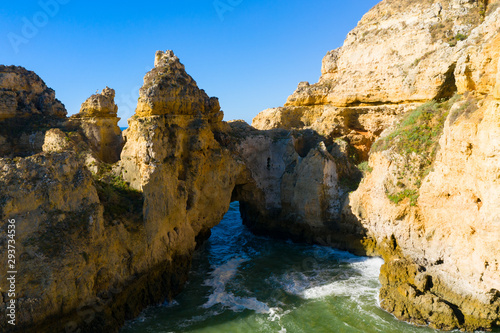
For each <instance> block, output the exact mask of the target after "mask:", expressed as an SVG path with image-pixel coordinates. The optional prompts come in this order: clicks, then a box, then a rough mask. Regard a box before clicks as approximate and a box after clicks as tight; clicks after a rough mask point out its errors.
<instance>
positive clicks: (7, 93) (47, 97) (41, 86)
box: [0, 65, 66, 119]
mask: <svg viewBox="0 0 500 333" xmlns="http://www.w3.org/2000/svg"><path fill="white" fill-rule="evenodd" d="M0 87H1V88H0V89H1V91H0V119H8V118H14V117H16V118H26V117H31V116H35V115H38V116H43V117H56V118H64V117H65V116H66V109H65V108H64V105H62V104H61V102H59V101H58V100H57V99H56V98H55V92H54V90H52V89H50V88H48V87H47V86H46V85H45V83H44V82H43V81H42V80H41V79H40V77H38V75H36V74H35V73H33V72H31V71H28V70H26V69H24V68H22V67H17V66H3V65H0Z"/></svg>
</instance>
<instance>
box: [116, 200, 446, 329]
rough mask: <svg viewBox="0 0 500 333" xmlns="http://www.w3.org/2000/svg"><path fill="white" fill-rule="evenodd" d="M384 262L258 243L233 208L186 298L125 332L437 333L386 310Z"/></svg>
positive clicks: (196, 268)
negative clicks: (381, 304) (382, 303)
mask: <svg viewBox="0 0 500 333" xmlns="http://www.w3.org/2000/svg"><path fill="white" fill-rule="evenodd" d="M382 263H383V261H382V259H379V258H364V257H356V256H354V255H351V254H349V253H347V252H342V251H337V250H333V249H330V248H326V247H321V246H312V245H301V244H294V243H291V242H286V241H278V240H274V239H270V238H265V237H258V236H255V235H253V234H252V233H250V232H249V231H248V230H247V229H246V227H244V226H243V225H242V224H241V217H240V214H239V206H238V203H232V204H231V207H230V209H229V212H228V213H227V214H226V216H225V217H224V219H223V220H222V222H221V223H220V224H219V225H218V226H217V227H215V228H213V229H212V236H211V237H210V239H209V240H208V241H207V243H206V244H205V245H204V247H203V248H202V249H201V250H199V251H198V252H197V253H196V254H195V256H194V259H193V266H192V269H191V272H190V276H189V282H188V284H187V285H186V286H185V289H184V291H183V292H182V293H181V294H180V295H179V296H178V297H177V298H176V299H175V301H174V302H172V303H170V304H168V303H165V304H162V305H159V306H154V307H150V308H148V309H146V310H145V311H144V312H143V313H142V314H141V316H140V317H139V318H137V319H135V320H133V321H130V322H128V323H127V324H126V325H125V327H124V328H123V329H122V330H121V333H143V332H155V333H162V332H163V333H167V332H197V333H201V332H203V333H212V332H213V333H215V332H217V333H223V332H228V333H236V332H240V333H246V332H248V333H255V332H280V333H284V332H288V333H302V332H304V333H311V332H384V333H390V332H416V333H424V332H437V331H435V330H432V329H429V328H426V327H414V326H412V325H409V324H406V323H404V322H400V321H398V320H396V319H395V318H394V317H393V316H392V315H390V314H388V313H386V312H385V311H383V310H381V309H380V308H379V306H378V290H379V288H380V284H379V281H378V275H379V271H380V266H381V265H382Z"/></svg>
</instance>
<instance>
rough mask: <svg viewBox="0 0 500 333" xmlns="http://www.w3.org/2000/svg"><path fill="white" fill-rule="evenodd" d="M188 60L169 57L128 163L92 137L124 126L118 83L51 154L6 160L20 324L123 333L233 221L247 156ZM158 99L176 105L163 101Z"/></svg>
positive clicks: (133, 131)
mask: <svg viewBox="0 0 500 333" xmlns="http://www.w3.org/2000/svg"><path fill="white" fill-rule="evenodd" d="M183 68H184V67H183V66H182V65H181V64H180V62H179V60H178V59H177V58H176V57H175V56H174V55H173V53H171V52H166V53H163V52H158V53H157V61H156V67H155V68H154V69H153V70H152V73H153V74H152V73H148V75H146V79H145V87H146V88H144V89H142V90H141V99H142V100H141V101H140V102H139V103H138V114H137V115H136V116H134V117H133V118H132V119H130V120H129V125H130V128H129V129H128V130H127V132H126V133H125V135H126V138H127V143H126V145H125V146H124V149H123V152H122V154H121V155H122V160H121V161H120V162H119V163H116V164H113V165H111V164H109V163H106V161H105V160H104V159H105V158H106V156H108V157H109V155H107V154H105V153H104V156H103V154H102V153H103V152H104V151H105V149H102V148H103V147H105V146H103V142H102V140H105V136H100V137H98V136H95V137H93V136H91V135H89V133H95V132H96V131H97V132H99V129H98V128H99V123H98V122H92V121H91V120H98V121H101V120H106V119H110V123H112V124H114V125H116V121H117V118H116V106H115V105H114V102H113V93H114V92H113V91H112V90H111V89H105V90H104V91H103V93H101V94H98V95H94V96H92V97H91V98H90V99H88V100H87V101H86V102H85V103H84V104H83V106H82V110H81V112H80V114H79V115H78V116H76V117H73V118H71V119H70V121H69V122H67V124H66V125H65V126H61V127H60V128H59V127H56V128H51V129H48V130H45V132H44V133H43V136H41V141H40V149H39V151H35V152H31V154H30V156H27V157H15V158H2V159H0V186H1V187H2V192H1V195H0V213H1V214H0V215H1V217H2V219H1V221H2V222H1V225H0V227H1V228H4V229H5V230H6V228H7V225H6V223H7V221H8V220H9V219H15V220H16V228H17V236H16V251H17V252H16V253H17V254H18V256H19V258H21V261H22V265H20V266H19V268H18V275H17V277H18V280H17V281H16V288H17V293H16V297H15V299H16V302H17V303H16V304H18V307H17V325H16V327H15V328H16V329H17V330H18V331H26V330H30V331H36V332H59V331H65V332H104V331H105V332H111V331H116V330H117V329H118V327H119V326H120V325H121V324H122V323H123V322H124V320H125V319H127V318H132V317H133V316H136V315H138V314H139V312H140V311H141V310H142V309H143V308H144V307H145V306H147V305H150V304H153V303H155V302H159V301H162V300H164V299H165V298H171V297H173V296H174V295H176V294H177V293H178V292H179V291H180V289H181V287H182V285H183V284H184V283H185V281H186V278H187V274H188V272H189V267H190V262H191V256H192V253H193V251H194V249H195V247H196V246H197V245H199V244H200V243H201V242H202V241H203V240H204V239H206V237H208V235H209V234H210V228H211V227H213V226H214V225H216V224H217V223H218V222H219V221H220V220H221V219H222V216H223V215H224V213H225V212H226V211H227V209H228V207H229V203H230V201H231V196H232V192H233V188H234V187H235V186H236V184H237V183H238V182H241V181H247V179H246V178H245V179H244V180H242V179H239V178H238V177H240V176H239V175H240V174H243V169H244V166H243V164H242V163H241V162H238V161H237V160H236V159H235V158H233V154H232V153H230V151H229V150H228V149H227V148H225V147H223V146H222V145H221V143H220V142H219V141H220V140H221V138H222V137H223V136H224V135H223V134H222V132H220V131H221V130H222V129H223V128H224V127H225V125H224V124H223V123H222V122H221V118H222V112H221V111H220V108H219V107H218V102H217V100H216V99H214V98H212V99H210V98H208V97H207V96H206V94H205V93H204V92H203V91H202V90H200V89H198V88H197V86H196V83H195V82H194V80H192V78H191V77H190V76H189V75H187V73H185V71H184V69H183ZM174 85H177V86H178V87H181V86H185V87H181V88H180V90H176V89H173V88H172V87H173V86H174ZM176 93H178V94H179V95H175V94H176ZM148 94H150V98H149V97H148ZM186 94H191V96H186ZM157 96H163V97H162V98H167V97H166V96H168V100H169V103H167V104H155V103H156V102H154V101H156V98H157ZM176 99H177V101H176ZM186 101H191V102H190V103H187V104H186ZM144 105H150V106H151V108H150V109H149V111H150V114H149V115H145V114H143V113H141V112H142V111H141V110H143V107H144ZM198 107H199V109H196V108H198ZM139 114H141V115H140V116H139ZM30 120H31V119H30V118H27V121H30ZM63 120H64V119H63ZM92 126H94V129H95V130H90V132H89V131H86V129H89V128H92ZM82 128H83V130H82ZM92 131H93V132H92ZM101 133H102V132H101ZM94 139H95V140H94ZM100 140H101V141H100ZM218 140H219V141H218ZM99 148H101V149H99ZM241 177H243V176H241ZM127 181H129V182H130V184H129V183H128V182H127ZM1 242H2V243H0V245H1V246H2V247H1V248H2V249H5V248H6V241H5V239H2V240H1ZM6 256H7V252H6V251H2V252H1V253H0V257H1V258H2V260H4V261H5V260H6ZM0 288H1V292H2V296H3V297H0V308H2V309H4V310H5V307H6V306H7V304H6V303H4V302H5V301H8V299H9V298H8V297H7V294H6V289H5V285H4V284H3V283H2V284H1V285H0ZM0 325H1V326H0V327H1V329H2V330H10V329H11V327H10V326H7V324H6V323H5V322H4V321H1V322H0Z"/></svg>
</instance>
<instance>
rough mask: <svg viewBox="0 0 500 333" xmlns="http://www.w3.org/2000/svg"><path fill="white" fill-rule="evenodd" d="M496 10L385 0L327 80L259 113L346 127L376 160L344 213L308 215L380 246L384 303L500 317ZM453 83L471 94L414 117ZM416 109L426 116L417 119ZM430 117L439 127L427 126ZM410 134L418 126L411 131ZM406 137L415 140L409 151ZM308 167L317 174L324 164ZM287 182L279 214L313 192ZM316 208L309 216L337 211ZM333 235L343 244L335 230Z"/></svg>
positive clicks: (438, 316) (273, 221)
mask: <svg viewBox="0 0 500 333" xmlns="http://www.w3.org/2000/svg"><path fill="white" fill-rule="evenodd" d="M403 8H404V10H403ZM498 8H499V2H498V1H493V2H488V3H483V2H481V1H440V2H439V3H438V2H436V1H419V2H414V1H413V2H410V1H403V2H401V1H382V2H381V3H380V4H378V5H377V6H376V7H375V8H373V9H372V10H371V11H370V12H369V13H367V14H366V15H365V16H364V17H363V19H362V20H361V21H360V23H359V24H358V26H357V27H356V28H355V29H354V30H353V31H352V32H351V33H349V35H348V37H347V39H346V41H345V43H344V45H343V46H342V47H341V48H339V49H337V50H334V51H331V52H329V53H328V54H327V55H326V57H325V58H324V60H323V67H322V76H321V78H320V80H319V82H318V83H316V84H313V85H310V84H309V83H307V82H303V83H300V84H299V87H298V89H297V91H295V93H294V94H293V95H291V96H290V97H289V98H288V101H287V103H286V104H285V106H284V107H281V108H276V109H269V110H265V111H263V112H262V113H260V114H259V115H258V116H257V117H256V118H255V119H254V121H253V125H254V126H255V127H256V128H259V129H265V130H271V129H273V128H282V129H310V130H313V131H314V132H315V133H316V134H318V135H319V136H320V139H319V141H322V140H323V141H324V142H325V143H326V146H327V147H329V144H331V143H332V142H333V143H335V142H338V138H341V139H343V140H344V141H346V142H347V143H348V147H349V148H351V149H347V150H346V153H347V155H348V156H347V157H348V158H351V161H353V160H354V161H361V160H363V159H367V158H369V165H368V166H367V165H365V166H364V169H365V172H364V174H365V178H364V180H363V181H362V182H361V185H360V186H359V188H358V189H357V190H356V191H354V192H352V193H351V194H350V195H349V196H348V199H347V200H346V201H345V202H344V203H342V200H343V198H344V197H342V196H340V197H339V198H340V201H341V204H343V205H344V208H343V212H342V215H341V217H340V218H339V219H337V220H336V219H335V218H332V216H330V217H329V218H327V219H325V220H321V219H318V218H317V217H316V218H314V219H313V220H314V221H315V222H318V223H315V222H312V220H307V222H306V224H307V225H308V227H309V228H311V230H312V228H315V229H316V231H318V230H325V228H327V226H330V227H331V226H334V228H336V229H337V230H338V232H339V233H340V234H344V235H345V239H346V241H345V242H344V244H343V245H344V246H342V247H344V248H351V249H352V250H355V251H360V250H362V251H364V253H367V254H376V253H378V254H379V255H382V256H383V257H384V259H385V260H386V263H385V265H384V266H383V268H382V271H381V277H380V280H381V282H382V289H381V293H380V298H381V306H382V307H383V308H384V309H387V310H388V311H390V312H392V313H393V314H395V315H396V316H397V317H398V318H401V319H404V320H407V321H410V322H414V323H417V324H423V325H425V324H428V325H431V326H432V327H436V328H441V329H453V328H465V329H470V330H473V329H490V328H492V327H497V326H500V291H499V290H500V289H499V286H500V266H499V265H498V261H500V246H499V244H500V242H499V240H500V234H499V233H498V230H499V229H498V223H500V205H499V204H500V198H499V193H500V190H499V183H498V177H499V165H500V163H499V161H498V156H499V154H498V153H499V152H498V147H499V146H500V145H499V138H498V134H499V133H500V124H499V119H500V105H499V102H498V96H499V95H498V88H499V86H498V84H499V83H498V82H499V81H498V80H499V77H498V75H499V74H498V71H499V70H500V69H499V65H498V63H499V58H500V53H499V52H500V33H499V32H500V9H498ZM456 93H459V94H462V95H463V96H460V95H459V96H457V97H454V98H453V99H452V100H450V101H449V102H447V103H441V104H436V103H434V104H429V105H427V104H425V105H423V106H422V108H420V109H418V110H420V111H418V110H417V112H416V113H415V112H414V113H412V115H411V116H407V115H406V114H407V113H409V112H413V111H412V110H414V109H415V107H416V106H418V105H421V104H422V103H424V102H427V101H430V100H443V99H449V98H450V97H452V96H453V95H454V94H456ZM436 108H439V110H437V109H436ZM428 110H431V111H428ZM418 112H420V113H418ZM429 112H430V113H429ZM419 115H420V116H419ZM412 117H413V118H412ZM419 117H423V118H425V117H427V118H425V119H427V122H426V123H425V122H423V123H417V122H415V119H418V118H419ZM411 119H413V120H411ZM441 119H442V120H443V121H441ZM401 121H402V124H401V125H398V124H399V123H400V122H401ZM412 122H413V124H415V125H414V128H413V129H412V128H411V124H412ZM443 123H444V125H443ZM424 124H427V125H425V126H430V127H428V128H425V127H422V128H418V126H424ZM403 129H404V130H403ZM411 133H413V135H417V136H416V137H414V138H413V139H411V138H410V139H408V138H404V137H403V136H404V135H408V136H409V135H411ZM423 135H429V138H428V139H427V141H424V143H425V145H426V147H427V148H426V149H424V150H420V151H419V150H418V148H419V147H417V146H416V144H415V145H413V146H412V141H415V142H418V143H420V142H422V140H421V139H422V136H423ZM379 136H382V137H383V138H382V139H381V140H380V141H379V142H377V144H376V147H375V148H376V149H371V150H370V148H371V147H372V144H373V142H374V141H375V140H376V139H377V138H378V137H379ZM336 139H337V140H336ZM402 140H407V148H406V150H404V149H403V150H402V151H399V150H397V147H399V146H400V145H402V143H401V142H402ZM434 141H435V142H436V143H435V144H433V143H432V142H434ZM261 146H262V145H261ZM353 152H355V153H356V154H357V156H354V157H355V159H352V154H353ZM283 156H286V154H283ZM434 156H436V157H435V158H434ZM333 161H334V163H335V164H336V165H337V168H338V167H339V165H342V163H339V160H338V159H335V158H334V159H333ZM308 170H309V177H310V179H311V178H312V179H315V177H317V176H318V175H320V174H321V173H318V171H313V170H311V169H308ZM323 170H325V169H323ZM285 174H286V175H289V174H288V173H285ZM292 174H293V173H292ZM300 178H301V175H299V174H296V175H294V176H292V177H291V179H294V182H297V184H299V183H300V181H298V180H299V179H300ZM288 179H289V178H287V177H286V176H283V177H282V179H281V180H280V182H279V184H280V186H281V187H280V189H281V193H285V195H283V196H282V198H281V201H280V202H279V204H275V205H273V207H281V208H282V209H283V211H281V212H280V213H279V215H278V216H280V217H281V216H286V215H293V214H294V213H296V212H299V211H300V210H302V209H303V208H302V206H301V205H298V204H297V202H307V200H308V198H309V194H308V193H309V192H308V190H310V189H311V188H309V189H308V190H302V191H299V192H298V193H299V195H300V196H301V197H298V198H296V200H297V201H296V202H295V204H294V205H290V206H287V205H284V204H283V203H284V202H286V198H288V196H287V195H286V194H287V193H291V192H293V191H294V186H293V185H291V184H290V183H287V181H288ZM344 179H345V178H344V177H338V180H339V183H342V181H343V180H344ZM260 183H261V184H262V183H263V182H262V181H261V182H260ZM312 183H315V182H312ZM320 183H321V182H320ZM294 184H295V183H294ZM322 184H323V185H325V184H328V182H327V181H326V180H323V183H322ZM312 187H313V188H314V187H315V185H312ZM316 197H317V198H322V196H321V195H316ZM330 199H333V197H330ZM318 202H321V200H318ZM280 205H281V206H280ZM332 206H335V204H334V203H332V202H329V207H332ZM242 207H245V206H244V205H243V206H242ZM309 207H310V208H311V211H309V214H308V216H319V215H320V213H325V212H326V211H327V210H325V209H324V208H323V207H321V208H319V207H314V206H309ZM269 208H272V207H268V209H269ZM318 209H319V210H318ZM298 215H300V214H298ZM257 216H259V215H258V214H257ZM250 225H251V224H250ZM258 225H259V230H260V231H261V232H265V230H266V229H267V230H268V232H269V233H273V232H274V231H275V230H276V229H277V228H278V229H287V225H288V226H290V228H289V229H288V232H289V233H292V234H294V235H295V237H296V238H305V239H306V240H311V239H312V241H317V238H318V236H317V234H315V232H312V234H308V233H304V232H303V230H304V228H303V229H297V228H294V224H293V223H291V224H290V223H289V222H288V221H287V219H282V218H276V216H275V217H273V218H270V220H268V221H267V222H264V221H262V222H260V223H259V224H258ZM276 225H278V227H277V226H276ZM304 234H305V235H306V237H303V235H304ZM315 235H316V236H315ZM320 235H321V234H320ZM337 238H338V236H337ZM328 240H329V241H330V242H329V243H330V244H332V245H333V246H339V242H337V241H336V238H335V236H332V238H330V239H328Z"/></svg>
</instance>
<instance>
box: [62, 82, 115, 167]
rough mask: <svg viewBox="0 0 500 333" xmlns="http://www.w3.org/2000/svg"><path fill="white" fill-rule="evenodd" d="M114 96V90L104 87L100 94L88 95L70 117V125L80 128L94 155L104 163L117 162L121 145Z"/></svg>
mask: <svg viewBox="0 0 500 333" xmlns="http://www.w3.org/2000/svg"><path fill="white" fill-rule="evenodd" d="M114 98H115V91H114V90H113V89H110V88H108V87H106V88H105V89H103V90H102V92H101V93H100V94H94V95H92V96H90V97H89V98H88V99H87V100H86V101H85V102H84V103H83V104H82V107H81V109H80V112H79V113H77V114H75V115H73V116H71V119H70V126H77V127H79V128H80V130H81V131H82V133H83V135H84V137H85V138H86V139H87V140H88V141H89V143H90V145H91V146H92V148H93V150H94V151H95V153H96V155H97V156H98V157H99V159H100V160H102V161H104V162H106V163H115V162H117V161H118V160H119V159H120V153H121V150H122V147H123V138H122V132H121V130H120V127H118V121H120V118H118V116H117V112H118V106H117V105H116V104H115V100H114Z"/></svg>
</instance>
